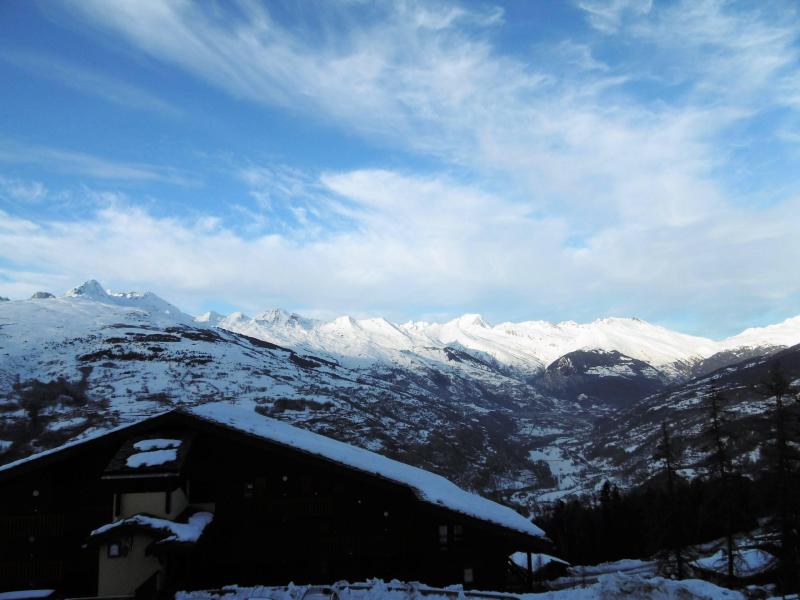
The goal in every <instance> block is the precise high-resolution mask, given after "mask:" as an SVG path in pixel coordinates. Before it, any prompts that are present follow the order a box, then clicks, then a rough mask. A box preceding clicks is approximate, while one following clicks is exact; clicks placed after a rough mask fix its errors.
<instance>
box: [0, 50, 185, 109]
mask: <svg viewBox="0 0 800 600" xmlns="http://www.w3.org/2000/svg"><path fill="white" fill-rule="evenodd" d="M0 60H4V61H6V62H8V63H11V64H13V65H15V66H17V67H19V68H21V69H25V70H26V71H29V72H31V73H33V74H35V75H37V76H39V77H45V78H47V79H50V80H52V81H57V82H58V83H60V84H62V85H65V86H67V87H69V88H72V89H74V90H76V91H78V92H81V93H83V94H87V95H90V96H95V97H98V98H102V99H103V100H107V101H109V102H112V103H114V104H116V105H118V106H122V107H125V108H129V109H135V110H146V111H151V112H156V113H160V114H163V115H167V116H172V117H174V116H178V115H180V114H181V111H180V109H178V108H177V107H176V106H174V105H173V104H171V103H169V102H167V101H166V100H163V99H162V98H159V97H158V96H156V95H155V94H152V93H150V92H149V91H147V90H144V89H142V88H141V87H139V86H136V85H133V84H131V83H128V82H126V81H122V80H120V79H118V78H117V77H114V76H112V75H109V74H106V73H102V72H100V71H97V70H94V69H91V68H88V67H86V66H83V65H79V64H76V63H73V62H69V61H66V60H63V59H61V58H58V57H56V56H50V55H44V54H36V53H31V52H17V51H13V52H12V51H10V50H2V51H0Z"/></svg>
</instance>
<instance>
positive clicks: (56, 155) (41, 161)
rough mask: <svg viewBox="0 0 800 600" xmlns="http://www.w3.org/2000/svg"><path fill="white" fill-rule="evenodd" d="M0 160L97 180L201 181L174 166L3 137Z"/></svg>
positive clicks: (193, 183) (192, 184)
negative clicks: (96, 154) (123, 159)
mask: <svg viewBox="0 0 800 600" xmlns="http://www.w3.org/2000/svg"><path fill="white" fill-rule="evenodd" d="M0 162H3V163H7V164H32V165H36V166H38V167H41V168H42V169H43V170H46V171H51V172H52V171H54V172H58V173H68V174H71V175H85V176H89V177H93V178H96V179H115V180H128V181H144V182H152V181H160V182H164V183H171V184H175V185H182V186H194V185H197V181H196V180H195V179H193V178H192V177H191V176H190V175H189V174H188V173H186V172H184V171H182V170H180V169H175V168H172V167H165V166H161V165H154V164H147V163H136V162H120V161H116V160H111V159H108V158H104V157H100V156H95V155H93V154H87V153H85V152H76V151H73V150H63V149H61V148H51V147H48V146H37V145H31V144H23V143H19V142H16V141H14V140H9V139H4V138H2V137H0Z"/></svg>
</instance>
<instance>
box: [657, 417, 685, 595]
mask: <svg viewBox="0 0 800 600" xmlns="http://www.w3.org/2000/svg"><path fill="white" fill-rule="evenodd" d="M654 458H655V459H656V461H658V462H660V463H661V470H662V472H663V473H664V476H665V479H666V483H667V501H668V503H669V518H668V520H667V524H668V527H669V530H668V534H667V538H668V539H669V545H670V546H671V550H672V554H673V556H674V558H675V574H676V576H677V578H678V579H683V574H684V573H683V572H684V569H683V562H684V560H683V539H682V534H681V532H682V531H683V524H682V523H681V514H680V511H679V510H678V503H677V495H676V483H677V481H676V479H677V473H676V471H677V464H678V455H677V450H676V445H675V443H674V441H673V439H672V436H671V434H670V432H669V428H668V427H667V423H666V421H664V422H662V423H661V441H660V442H659V444H658V446H657V447H656V453H655V456H654Z"/></svg>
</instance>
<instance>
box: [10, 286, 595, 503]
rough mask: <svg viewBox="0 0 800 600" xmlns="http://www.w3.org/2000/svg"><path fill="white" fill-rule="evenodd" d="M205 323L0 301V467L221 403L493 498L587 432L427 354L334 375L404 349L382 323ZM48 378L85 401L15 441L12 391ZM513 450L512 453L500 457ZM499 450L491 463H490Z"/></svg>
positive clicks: (280, 316) (142, 311)
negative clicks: (552, 442)
mask: <svg viewBox="0 0 800 600" xmlns="http://www.w3.org/2000/svg"><path fill="white" fill-rule="evenodd" d="M90 283H91V282H90ZM215 319H216V316H215V315H208V316H207V317H206V318H205V319H204V320H203V321H202V322H195V321H189V322H186V316H185V315H184V314H183V313H182V312H181V311H179V310H178V309H175V307H173V306H172V305H170V304H169V303H168V302H166V301H164V300H161V299H160V298H158V297H157V296H154V295H152V294H113V293H108V292H106V291H105V290H103V288H102V287H101V286H99V285H93V284H92V285H89V284H87V285H84V286H80V287H79V288H76V290H74V291H72V292H70V293H68V294H66V295H65V296H63V297H60V298H49V299H36V300H33V299H29V300H18V301H11V302H3V303H2V304H0V408H2V410H0V463H2V462H8V461H10V460H14V459H16V458H19V457H21V456H24V455H26V454H29V453H31V452H33V451H38V450H42V449H46V448H48V447H52V446H53V445H54V444H56V443H61V442H64V441H67V440H69V439H72V438H74V437H76V436H80V435H81V434H84V433H85V432H86V431H87V430H89V429H102V428H109V427H114V426H118V425H121V424H124V423H126V422H129V421H131V420H133V419H136V418H139V417H140V416H142V415H147V414H152V413H154V412H157V411H160V410H163V409H164V408H165V407H169V406H173V405H175V404H189V405H200V404H204V403H208V402H220V401H225V402H229V403H233V404H236V405H238V406H240V407H242V408H244V409H246V410H250V411H252V410H257V411H259V412H261V413H262V414H265V415H267V416H271V417H274V418H278V419H282V420H286V421H288V422H291V423H294V424H299V425H302V426H304V427H307V428H309V429H311V430H313V431H317V432H319V433H323V434H325V435H329V436H331V437H334V438H337V439H340V440H343V441H347V442H352V443H356V444H358V445H360V446H363V447H365V448H367V449H370V450H375V451H379V452H382V453H386V454H387V455H389V456H392V457H394V458H398V459H400V460H402V461H403V462H408V463H411V464H415V465H417V466H421V467H424V468H426V469H429V470H434V471H438V472H440V473H442V474H443V475H445V476H447V477H448V478H450V479H453V480H455V481H456V482H458V483H459V484H461V485H466V486H468V487H472V488H474V489H481V490H482V491H486V490H500V491H502V490H506V489H511V488H516V487H518V486H520V485H527V486H534V485H542V484H543V482H542V481H541V477H542V474H541V473H539V471H540V469H539V467H538V466H537V465H536V464H535V463H534V462H531V461H530V460H528V458H527V449H528V447H529V446H531V445H537V444H546V443H547V441H546V440H547V439H551V438H552V437H553V436H555V435H562V436H563V435H565V434H566V432H569V433H570V434H572V435H576V436H578V435H581V433H582V432H585V431H586V430H587V429H588V427H589V419H590V415H589V414H588V413H586V412H583V411H580V410H577V411H576V410H574V407H571V406H568V405H562V404H561V403H559V402H557V401H555V400H554V399H552V398H550V397H547V396H543V395H541V394H539V393H538V392H537V391H536V390H535V389H534V388H532V387H531V386H530V385H529V384H528V383H526V382H524V381H521V380H520V379H518V378H515V377H512V376H510V375H509V374H507V373H505V372H503V371H502V370H498V369H497V368H496V367H495V365H492V364H489V363H486V362H483V361H481V360H478V359H475V358H474V357H473V356H471V355H469V354H466V353H463V352H459V351H458V350H457V349H452V348H441V347H439V348H432V349H430V350H429V351H428V352H427V354H425V355H424V356H423V355H420V354H415V353H413V352H412V353H404V352H403V351H402V350H401V351H396V350H392V352H394V354H393V355H392V356H396V357H398V360H401V359H402V358H403V357H406V358H405V362H402V363H401V362H395V361H392V360H380V361H377V362H376V361H374V360H373V359H370V360H372V362H371V363H370V364H371V366H370V367H369V368H358V369H356V368H354V367H351V366H348V365H347V364H345V363H347V362H350V363H353V364H361V363H359V361H360V360H361V359H360V358H358V357H359V356H361V357H369V356H370V355H371V354H370V353H371V352H373V351H374V349H375V348H386V347H388V343H389V342H387V341H386V340H387V339H390V340H391V342H392V344H394V345H395V346H397V345H399V344H398V339H401V338H405V334H404V333H403V332H401V331H399V330H398V329H396V328H395V327H394V326H392V325H390V324H388V323H386V322H383V321H382V320H372V321H369V320H368V321H364V322H358V323H356V322H355V321H352V320H345V319H341V320H338V321H335V322H332V323H330V324H323V326H318V325H317V323H316V322H312V321H309V320H305V319H302V318H300V317H293V316H292V315H287V314H284V313H277V312H273V313H270V314H262V315H259V316H258V317H257V318H255V319H250V318H248V317H244V316H243V315H230V316H228V317H225V319H221V321H222V320H224V321H226V323H227V324H228V326H231V325H230V323H231V322H235V321H237V320H238V321H241V322H242V327H241V330H242V331H243V332H244V334H240V333H235V332H232V331H229V330H226V329H223V328H219V327H212V326H210V325H211V323H213V322H214V321H215ZM277 323H280V324H281V327H282V329H281V330H279V329H276V327H275V326H276V324H277ZM267 325H271V326H272V327H273V329H272V331H273V332H278V333H280V331H283V332H284V334H283V335H285V336H286V339H291V340H297V339H301V338H300V337H299V336H300V335H307V336H308V340H309V341H308V342H307V343H305V344H301V343H296V344H294V347H293V348H287V347H284V346H283V345H282V344H273V343H271V342H269V341H263V339H258V338H257V337H255V335H256V334H259V330H260V328H262V327H266V326H267ZM298 331H300V333H298ZM303 331H305V332H306V333H305V334H303V333H302V332H303ZM352 331H362V332H364V334H363V336H354V335H352ZM288 332H291V337H290V336H289V333H288ZM260 337H265V336H260ZM320 339H322V340H325V341H326V343H327V342H328V341H329V340H337V339H339V340H340V342H339V343H340V346H339V347H340V348H343V349H346V350H347V351H349V352H351V355H352V356H351V358H350V359H348V357H346V356H340V355H338V354H336V353H332V352H321V353H316V352H310V351H305V350H304V348H306V347H307V348H310V347H312V346H316V345H318V344H319V343H320V342H319V340H320ZM376 340H378V341H379V342H380V343H378V342H377V341H376ZM409 347H410V346H409ZM62 378H63V380H65V381H66V382H67V383H70V384H72V385H73V388H76V389H78V390H79V391H80V394H83V393H84V391H85V395H86V396H87V397H88V398H89V399H90V401H88V402H87V401H85V400H80V399H75V398H71V397H70V396H69V394H71V393H72V392H71V391H70V390H69V389H66V388H65V389H66V391H64V390H63V389H62V388H64V385H66V384H64V385H61V384H59V385H55V386H51V387H52V389H53V390H55V391H54V393H57V394H59V396H58V397H54V398H51V399H50V404H48V406H47V407H46V409H45V410H44V411H43V412H42V415H41V418H40V419H39V420H40V422H41V424H42V429H41V430H39V431H36V432H35V434H33V435H32V437H30V438H26V437H25V435H26V434H25V432H26V431H27V429H28V428H27V427H26V425H25V423H26V422H27V420H28V416H27V414H26V412H25V410H24V408H23V407H22V406H21V405H19V404H18V401H19V399H20V397H21V396H20V394H21V393H22V392H21V390H24V389H28V388H30V387H31V386H32V385H33V384H34V382H36V381H38V382H56V381H58V380H60V379H62ZM48 389H50V388H48ZM59 390H61V391H59ZM62 396H63V397H62ZM543 434H544V437H542V435H543ZM517 445H519V446H520V448H521V450H520V451H518V452H517V451H515V452H513V453H511V454H508V448H509V447H512V446H514V447H515V446H517ZM501 452H502V453H504V454H503V455H504V456H505V458H504V459H503V461H502V464H500V465H498V464H495V463H493V462H492V461H493V460H494V461H497V459H496V458H494V457H495V456H499V455H500V453H501ZM537 473H538V474H537Z"/></svg>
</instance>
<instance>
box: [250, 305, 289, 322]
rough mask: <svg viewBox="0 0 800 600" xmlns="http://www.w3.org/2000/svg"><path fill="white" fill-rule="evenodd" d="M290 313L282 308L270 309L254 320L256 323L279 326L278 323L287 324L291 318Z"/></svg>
mask: <svg viewBox="0 0 800 600" xmlns="http://www.w3.org/2000/svg"><path fill="white" fill-rule="evenodd" d="M291 316H292V315H290V314H289V313H288V312H286V311H285V310H283V309H282V308H270V309H269V310H265V311H264V312H262V313H261V314H259V315H256V316H255V317H254V318H255V320H256V321H265V322H267V323H270V324H277V323H285V322H286V321H288V320H289V319H290V318H291Z"/></svg>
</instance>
